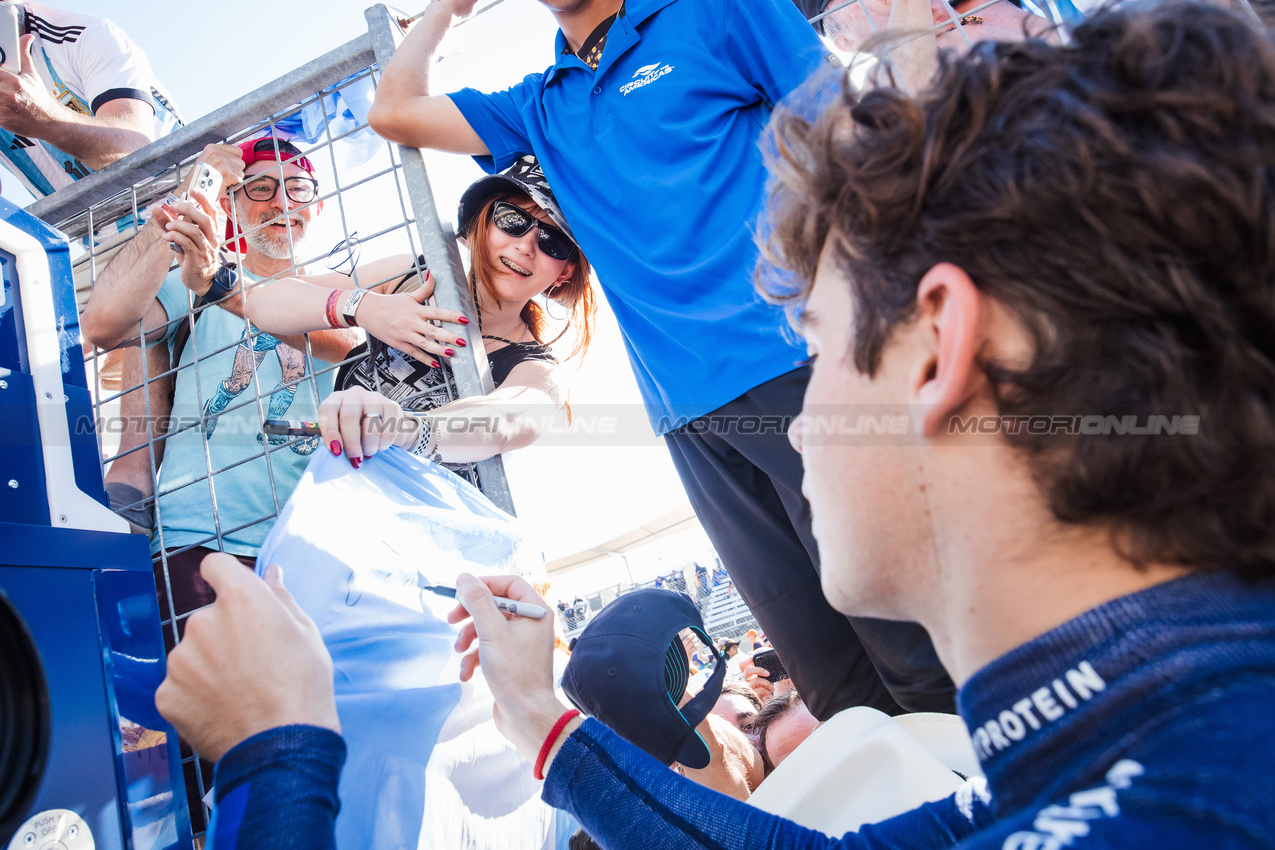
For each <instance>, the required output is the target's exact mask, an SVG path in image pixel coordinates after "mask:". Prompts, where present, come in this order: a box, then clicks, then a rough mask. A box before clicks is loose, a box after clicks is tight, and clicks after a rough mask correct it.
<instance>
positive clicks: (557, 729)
mask: <svg viewBox="0 0 1275 850" xmlns="http://www.w3.org/2000/svg"><path fill="white" fill-rule="evenodd" d="M579 716H580V712H579V711H577V710H575V709H574V708H573V709H570V710H569V711H564V712H562V716H561V717H559V718H558V722H557V723H555V724H553V728H552V729H550V730H549V737H547V738H545V742H544V743H543V744H541V745H540V755H538V756H536V770H535V777H536V779H539V780H541V781H542V782H543V781H544V778H545V775H544V773H542V772H541V771H543V770H544V768H545V759H547V758H549V751H550V750H552V749H553V744H554V742H555V741H557V740H558V736H559V735H561V734H562V730H563V729H565V728H567V724H568V723H570V722H571V721H572V720H573V719H574V718H576V717H579Z"/></svg>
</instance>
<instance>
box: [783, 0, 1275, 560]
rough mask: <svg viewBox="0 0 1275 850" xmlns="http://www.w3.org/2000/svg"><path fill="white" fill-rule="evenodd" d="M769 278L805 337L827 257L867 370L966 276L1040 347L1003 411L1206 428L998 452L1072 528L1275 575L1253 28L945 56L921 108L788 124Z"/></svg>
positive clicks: (1086, 35) (880, 96)
mask: <svg viewBox="0 0 1275 850" xmlns="http://www.w3.org/2000/svg"><path fill="white" fill-rule="evenodd" d="M774 121H775V123H774V125H773V129H774V133H775V138H776V142H777V145H776V148H777V151H778V154H777V155H775V156H773V157H772V158H771V159H772V162H771V168H772V171H773V173H774V174H775V175H776V177H775V180H774V182H773V183H772V186H771V190H770V217H769V221H770V226H771V227H772V228H773V231H772V233H771V234H770V235H769V237H768V239H767V240H766V244H765V245H764V246H763V250H764V253H765V257H766V260H765V261H764V262H768V263H774V264H775V265H777V266H779V267H781V268H784V269H787V270H789V271H791V272H792V273H793V274H794V275H795V280H796V284H795V285H793V284H792V281H793V280H794V278H793V277H792V276H790V277H789V278H788V281H789V283H788V284H787V285H779V284H776V283H773V282H768V281H773V276H771V275H767V274H763V273H762V272H763V271H764V269H762V270H759V275H758V285H759V288H761V289H762V290H763V294H764V295H766V296H767V297H769V298H770V299H771V300H774V301H777V302H780V303H785V304H787V305H788V306H789V308H790V315H792V316H794V321H799V317H800V310H801V308H802V306H803V305H804V302H805V299H806V297H807V295H808V294H809V290H810V286H811V284H812V282H813V279H814V275H815V269H816V266H817V264H818V260H819V257H820V254H821V252H822V251H824V250H825V246H827V249H828V251H829V253H830V257H831V258H832V260H833V261H835V262H836V263H837V264H838V266H839V268H840V270H841V271H842V272H844V273H845V276H846V278H847V280H848V284H847V285H848V286H849V287H850V289H851V295H852V298H853V301H854V304H855V316H854V328H853V330H854V344H853V352H852V353H853V359H854V363H855V365H856V367H857V368H858V369H859V370H860V371H861V372H863V373H865V374H868V375H872V374H875V371H876V370H877V368H878V366H879V364H880V360H881V353H882V349H883V348H884V346H885V345H886V343H887V342H888V341H889V339H890V335H891V333H892V332H893V329H894V328H895V327H896V326H898V325H900V324H901V323H906V322H908V321H910V320H912V319H913V318H914V317H915V309H916V293H917V285H918V282H919V281H920V280H921V278H922V277H923V276H924V275H925V273H926V272H927V271H928V270H929V269H930V268H931V267H933V266H934V265H935V264H937V263H939V262H943V261H948V262H952V263H955V264H956V265H958V266H960V267H961V268H963V269H964V270H965V271H966V272H967V273H968V274H969V276H970V277H971V279H972V280H973V281H974V283H975V285H976V286H977V287H978V288H979V290H980V291H981V292H982V293H984V294H985V295H987V296H989V297H991V298H993V299H996V300H997V301H998V302H1000V303H1002V304H1004V305H1005V306H1006V307H1008V308H1009V309H1010V310H1011V311H1012V312H1013V313H1014V315H1015V316H1016V317H1017V318H1018V320H1019V321H1021V322H1022V323H1023V325H1024V327H1025V328H1026V329H1027V331H1028V332H1029V333H1030V335H1031V337H1032V340H1033V343H1034V359H1033V360H1032V361H1031V363H1030V364H1029V365H1027V366H1026V367H1024V368H1017V369H1010V368H1008V367H1007V366H1005V365H1004V364H998V363H994V362H989V361H988V359H987V358H983V359H982V362H981V366H982V368H983V369H984V370H985V371H986V373H987V375H988V377H989V379H990V381H991V384H992V386H993V387H994V390H995V393H996V400H997V403H998V405H999V412H1000V413H1001V414H1005V415H1027V414H1037V413H1041V412H1047V413H1057V412H1059V411H1066V412H1079V413H1083V414H1093V413H1096V414H1118V413H1122V412H1127V411H1129V410H1131V409H1136V410H1138V411H1139V412H1141V413H1149V414H1163V415H1166V416H1168V415H1172V414H1190V415H1199V416H1200V417H1201V418H1200V420H1199V430H1198V433H1196V434H1194V435H1189V436H1188V435H1184V434H1178V435H1177V436H1166V435H1164V434H1160V435H1156V436H1151V435H1144V436H1133V435H1128V434H1126V435H1117V434H1108V435H1105V436H1080V435H1074V436H1070V437H1061V438H1060V437H1044V436H1036V435H1033V434H1030V433H1025V432H1019V433H1014V434H1005V435H1003V436H1004V439H1006V440H1008V441H1009V442H1010V444H1011V445H1014V446H1016V447H1018V448H1021V449H1022V450H1024V451H1025V452H1026V453H1027V455H1028V457H1029V458H1030V461H1031V463H1032V469H1033V473H1034V476H1035V479H1036V481H1037V483H1038V485H1039V486H1040V487H1041V489H1042V492H1043V493H1044V494H1045V495H1046V496H1047V498H1048V501H1049V504H1050V507H1051V509H1052V510H1053V512H1054V514H1055V515H1056V516H1057V517H1058V518H1059V519H1060V520H1061V521H1063V522H1069V523H1102V524H1106V525H1107V526H1108V527H1110V528H1111V529H1112V534H1113V541H1114V543H1115V544H1116V546H1117V547H1118V549H1119V551H1121V552H1122V554H1124V555H1125V556H1126V557H1128V558H1129V559H1130V560H1131V561H1133V562H1134V563H1137V564H1145V563H1149V562H1152V561H1164V562H1170V563H1178V564H1183V565H1186V566H1189V567H1192V568H1196V569H1210V568H1233V569H1237V570H1240V571H1243V572H1247V573H1250V574H1254V575H1258V574H1260V575H1265V576H1271V575H1275V415H1273V414H1275V410H1273V408H1272V402H1273V400H1275V169H1273V166H1275V48H1273V46H1272V42H1271V40H1270V37H1269V35H1268V34H1267V33H1266V32H1265V31H1264V30H1262V29H1261V28H1260V27H1259V26H1258V25H1257V24H1256V23H1255V22H1254V21H1253V20H1252V19H1251V17H1246V16H1245V15H1243V14H1241V13H1239V12H1231V11H1227V10H1225V9H1221V8H1218V7H1216V6H1206V5H1203V4H1197V3H1187V2H1168V3H1157V4H1155V5H1143V4H1130V5H1127V6H1124V7H1122V8H1116V9H1108V10H1104V11H1102V12H1100V13H1098V14H1096V15H1094V16H1093V17H1091V18H1090V19H1089V20H1087V21H1086V22H1084V23H1083V24H1081V25H1080V26H1078V27H1077V28H1076V29H1075V30H1074V31H1073V32H1072V34H1071V41H1070V43H1069V44H1067V45H1065V46H1056V45H1050V44H1046V43H1043V42H1039V41H1034V42H1025V43H1017V44H996V43H983V44H980V45H978V46H977V47H976V48H975V49H974V50H973V51H972V52H971V53H969V54H968V55H966V56H964V57H960V58H957V57H954V56H951V55H948V56H945V57H943V58H942V60H941V62H940V68H939V72H938V74H937V75H936V77H935V81H934V83H933V85H932V87H931V88H930V89H929V90H928V91H926V92H924V93H922V94H921V95H919V96H918V97H915V98H913V97H908V96H907V95H905V94H903V93H902V92H900V91H897V90H894V89H889V88H878V89H875V90H870V91H867V92H863V93H856V92H855V91H853V90H852V89H851V88H850V87H849V86H848V84H846V85H843V86H842V88H841V90H840V94H839V96H838V98H837V101H836V103H835V105H833V106H832V107H831V108H830V109H828V110H826V111H825V112H824V113H823V114H822V115H821V116H820V117H819V118H818V120H817V121H814V122H811V121H810V120H807V119H805V118H803V117H801V116H799V115H796V114H794V113H792V112H784V113H777V114H776V117H775V119H774Z"/></svg>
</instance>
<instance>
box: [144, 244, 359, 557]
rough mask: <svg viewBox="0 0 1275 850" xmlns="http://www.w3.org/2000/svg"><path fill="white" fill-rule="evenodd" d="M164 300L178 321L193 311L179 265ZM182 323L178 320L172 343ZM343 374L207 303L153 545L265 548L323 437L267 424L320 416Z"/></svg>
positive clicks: (252, 551) (195, 337) (190, 342)
mask: <svg viewBox="0 0 1275 850" xmlns="http://www.w3.org/2000/svg"><path fill="white" fill-rule="evenodd" d="M240 273H241V274H246V275H247V277H248V278H249V279H250V280H252V281H253V282H257V281H260V280H261V278H259V277H257V276H255V275H253V274H251V273H249V272H246V271H244V270H242V269H241V270H240ZM232 297H237V296H232ZM158 298H159V302H160V304H161V305H162V306H163V307H164V310H165V311H166V312H167V313H168V316H169V319H170V321H171V320H172V319H174V318H177V317H182V316H185V315H186V314H187V313H188V312H189V310H190V304H191V293H190V290H188V289H187V288H186V287H185V286H184V285H183V284H182V282H181V277H180V274H179V273H178V272H177V271H174V272H171V273H170V274H169V275H168V277H167V278H166V279H165V281H164V285H163V286H162V287H161V288H160V291H159V295H158ZM179 324H180V323H179V322H172V324H170V325H169V329H168V334H167V336H166V342H167V343H168V344H169V345H170V346H171V345H172V338H173V334H174V332H175V330H176V328H177V327H178V326H179ZM197 360H198V362H199V367H198V369H196V368H195V367H194V364H195V363H196V361H197ZM316 371H317V372H318V373H319V374H315V373H316ZM334 377H335V371H334V369H333V367H331V366H330V365H329V364H327V363H325V362H324V361H321V360H318V361H312V360H310V358H307V356H306V353H305V352H304V351H297V350H296V349H295V348H292V347H291V346H289V345H285V344H284V343H281V342H279V341H278V340H277V339H275V338H274V337H273V336H271V335H270V334H267V333H264V332H262V331H259V330H258V329H257V328H255V327H253V326H252V325H251V324H250V323H249V322H248V321H247V320H245V319H242V318H240V317H238V316H236V315H234V314H233V313H230V312H227V311H226V310H222V309H220V308H217V307H212V308H208V309H205V310H204V311H203V315H201V316H200V317H199V320H198V321H197V322H195V326H194V331H193V332H192V333H191V335H190V338H189V339H187V340H186V344H185V347H184V348H183V349H182V353H181V363H180V364H179V370H178V372H177V389H176V392H175V393H174V395H173V412H172V421H171V422H170V424H169V429H168V443H167V447H166V448H165V450H164V461H163V464H162V465H161V467H160V471H159V507H158V513H157V516H156V518H155V521H156V526H157V528H158V529H160V530H159V531H157V532H156V534H155V537H154V539H153V541H152V544H151V545H152V549H153V550H154V551H156V552H158V551H159V549H160V548H161V547H162V548H165V549H173V548H177V547H183V546H190V545H193V544H200V545H204V546H208V547H210V548H214V549H215V548H218V547H217V542H216V535H217V534H220V535H221V538H222V541H223V546H222V548H224V549H225V551H227V552H230V553H232V554H234V555H247V556H255V555H256V554H257V552H258V551H259V550H260V549H261V544H262V542H263V541H264V540H265V539H266V535H267V534H268V533H269V532H270V528H271V526H272V525H273V524H274V518H275V516H277V515H278V513H279V509H280V508H282V507H283V505H284V503H285V502H287V501H288V496H290V495H291V494H292V490H293V488H294V487H295V486H296V484H297V481H299V480H300V478H301V473H302V472H303V471H304V470H305V467H306V465H307V464H308V463H309V462H310V455H312V454H313V453H314V451H315V449H317V448H318V446H319V438H318V437H309V438H306V439H300V440H298V439H296V438H290V437H266V436H264V435H263V434H262V433H261V423H262V421H263V420H265V419H303V420H314V419H315V418H316V416H317V413H318V405H319V402H320V401H321V400H322V399H324V398H326V397H327V396H328V394H330V393H331V392H332V386H333V380H334ZM201 420H202V422H201ZM209 470H211V471H212V474H211V476H210V475H209Z"/></svg>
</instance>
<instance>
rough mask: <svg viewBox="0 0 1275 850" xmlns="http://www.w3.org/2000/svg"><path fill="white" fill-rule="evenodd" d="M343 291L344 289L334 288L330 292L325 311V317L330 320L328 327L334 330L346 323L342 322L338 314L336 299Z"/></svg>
mask: <svg viewBox="0 0 1275 850" xmlns="http://www.w3.org/2000/svg"><path fill="white" fill-rule="evenodd" d="M342 291H343V290H340V289H334V290H332V292H331V293H329V294H328V306H327V309H326V310H325V311H324V318H325V319H326V320H327V322H328V327H330V328H332V329H333V330H337V329H339V328H343V327H345V325H343V324H341V322H340V320H339V319H338V317H337V314H336V300H337V298H339V297H340V296H341V292H342Z"/></svg>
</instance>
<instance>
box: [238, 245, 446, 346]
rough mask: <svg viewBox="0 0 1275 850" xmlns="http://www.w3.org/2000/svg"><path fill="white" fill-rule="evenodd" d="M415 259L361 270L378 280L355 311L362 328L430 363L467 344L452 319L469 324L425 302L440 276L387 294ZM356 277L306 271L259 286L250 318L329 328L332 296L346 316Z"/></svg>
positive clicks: (282, 326)
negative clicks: (405, 290) (302, 276)
mask: <svg viewBox="0 0 1275 850" xmlns="http://www.w3.org/2000/svg"><path fill="white" fill-rule="evenodd" d="M411 262H412V261H411V258H409V257H407V256H406V255H404V256H403V257H401V258H391V259H387V260H380V261H377V262H376V263H373V264H368V265H366V266H364V267H361V268H360V269H359V273H360V275H359V277H360V281H359V282H360V283H363V284H365V285H366V284H368V283H369V282H372V281H375V282H376V283H375V284H374V285H372V286H370V287H368V292H367V294H366V295H364V296H363V298H362V300H361V301H360V302H359V303H358V305H357V309H356V310H355V313H354V318H355V321H357V322H358V325H359V327H361V328H363V329H364V330H366V331H367V332H368V333H370V334H371V335H372V336H374V337H376V338H377V339H379V340H381V341H382V342H384V343H386V344H388V345H390V346H392V347H394V348H397V349H399V350H400V351H405V352H407V353H408V354H411V355H412V356H413V357H415V358H417V359H418V360H421V361H422V362H425V363H430V362H433V361H435V358H438V357H446V356H448V355H447V351H448V350H449V349H452V350H454V349H455V346H457V345H464V341H463V340H462V339H461V338H460V337H459V336H458V335H457V334H458V331H457V329H456V328H455V327H454V326H451V327H449V326H447V325H440V324H439V323H440V322H446V323H448V324H449V325H454V323H460V324H468V323H469V320H468V319H467V318H464V317H463V316H461V314H460V313H457V312H454V311H452V310H443V309H440V308H438V307H433V306H430V305H427V304H425V303H423V302H424V301H425V299H426V298H429V297H430V295H432V294H433V293H434V279H433V277H432V276H431V275H430V274H429V272H426V273H425V279H424V282H423V283H422V284H421V286H419V287H418V288H417V289H415V290H413V291H412V292H410V293H399V294H396V295H387V294H385V293H384V290H386V289H388V288H390V287H391V286H394V285H395V284H397V282H398V281H399V280H400V279H401V277H402V272H403V269H404V267H408V268H410V267H411ZM354 283H355V281H354V279H353V278H351V277H346V276H345V275H341V274H324V275H317V276H313V277H312V276H308V275H307V276H306V278H305V280H299V279H297V278H284V279H282V280H276V281H271V282H270V283H269V284H268V285H263V286H255V287H252V288H251V289H249V290H248V292H247V293H246V296H245V311H246V313H247V315H248V320H249V321H251V322H252V323H253V324H254V325H256V326H257V327H259V328H261V329H262V330H263V331H266V332H267V333H271V334H274V335H275V336H279V335H280V334H301V333H310V332H314V331H323V330H325V329H327V328H329V327H330V325H329V324H328V321H327V311H328V300H329V298H332V297H333V293H334V292H336V293H337V294H336V296H335V301H334V303H333V307H334V313H335V314H337V317H338V318H340V313H341V312H342V308H343V307H344V305H345V301H346V298H347V295H345V294H344V292H345V291H348V290H350V289H353V288H354Z"/></svg>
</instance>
